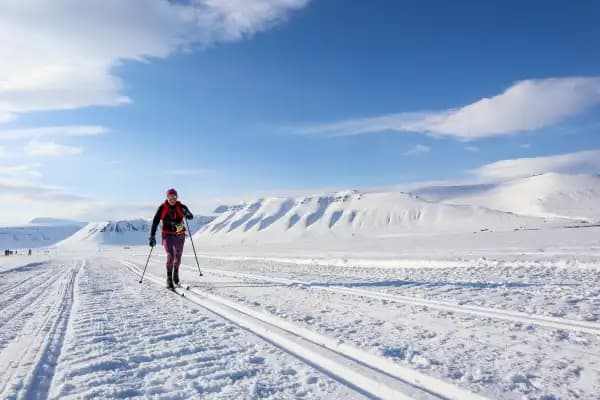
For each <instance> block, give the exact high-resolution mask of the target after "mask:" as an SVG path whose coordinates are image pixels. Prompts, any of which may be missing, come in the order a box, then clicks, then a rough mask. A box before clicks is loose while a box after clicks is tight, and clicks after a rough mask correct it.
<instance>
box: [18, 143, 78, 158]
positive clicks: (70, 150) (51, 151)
mask: <svg viewBox="0 0 600 400" xmlns="http://www.w3.org/2000/svg"><path fill="white" fill-rule="evenodd" d="M24 152H25V154H26V155H28V156H31V157H60V156H66V155H73V154H80V153H81V152H82V150H81V148H79V147H73V146H66V145H63V144H58V143H55V142H40V141H37V140H31V141H30V142H28V143H27V144H26V145H25V148H24Z"/></svg>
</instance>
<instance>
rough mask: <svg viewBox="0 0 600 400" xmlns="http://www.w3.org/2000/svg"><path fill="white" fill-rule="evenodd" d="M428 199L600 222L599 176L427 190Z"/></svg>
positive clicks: (556, 176) (558, 176)
mask: <svg viewBox="0 0 600 400" xmlns="http://www.w3.org/2000/svg"><path fill="white" fill-rule="evenodd" d="M413 193H416V194H418V195H419V196H422V197H424V198H427V199H429V200H441V201H444V202H447V203H453V204H474V205H480V206H484V207H488V208H492V209H496V210H502V211H508V212H513V213H516V214H521V215H530V216H538V217H563V218H571V219H581V220H587V221H589V222H598V221H600V206H599V205H600V176H598V175H567V174H558V173H546V174H541V175H535V176H531V177H528V178H522V179H515V180H511V181H507V182H502V183H498V184H491V185H471V186H438V187H424V188H420V189H418V190H415V191H413Z"/></svg>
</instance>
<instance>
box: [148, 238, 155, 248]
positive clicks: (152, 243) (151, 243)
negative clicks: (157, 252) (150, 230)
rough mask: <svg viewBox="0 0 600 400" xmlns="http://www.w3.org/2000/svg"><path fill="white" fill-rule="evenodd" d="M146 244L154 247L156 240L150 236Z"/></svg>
mask: <svg viewBox="0 0 600 400" xmlns="http://www.w3.org/2000/svg"><path fill="white" fill-rule="evenodd" d="M148 244H150V247H154V246H156V238H155V237H154V236H150V239H148Z"/></svg>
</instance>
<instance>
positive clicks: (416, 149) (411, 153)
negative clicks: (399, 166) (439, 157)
mask: <svg viewBox="0 0 600 400" xmlns="http://www.w3.org/2000/svg"><path fill="white" fill-rule="evenodd" d="M429 151H431V149H430V148H429V146H425V145H424V144H418V145H416V146H415V147H413V148H412V149H410V150H408V151H407V152H405V153H404V155H407V156H415V155H418V154H423V153H429Z"/></svg>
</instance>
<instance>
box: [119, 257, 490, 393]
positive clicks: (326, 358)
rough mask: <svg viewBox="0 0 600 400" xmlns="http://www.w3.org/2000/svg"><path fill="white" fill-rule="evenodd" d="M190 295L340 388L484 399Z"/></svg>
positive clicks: (232, 305)
mask: <svg viewBox="0 0 600 400" xmlns="http://www.w3.org/2000/svg"><path fill="white" fill-rule="evenodd" d="M121 262H122V263H123V264H124V265H125V266H126V267H127V268H128V269H130V270H131V271H132V272H134V273H136V274H138V275H139V274H141V272H142V271H141V269H140V268H139V267H138V266H136V265H135V264H133V263H129V262H127V261H121ZM146 276H147V279H150V280H152V281H154V282H155V283H157V284H160V283H161V279H160V278H158V277H156V276H154V275H152V274H149V273H148V272H147V273H146ZM177 291H178V292H179V291H181V289H177ZM185 294H186V299H188V300H190V301H192V302H194V303H196V304H199V305H201V306H203V307H205V308H207V309H209V310H211V311H213V312H215V313H217V314H219V315H221V316H223V317H224V318H227V319H229V320H230V321H232V322H234V323H236V324H238V325H239V326H241V327H244V328H246V329H248V330H250V331H252V332H254V333H255V334H257V335H259V336H261V337H263V338H264V339H265V340H267V341H269V342H271V343H274V344H276V345H277V346H279V347H280V348H282V349H284V350H285V351H287V352H289V353H290V354H293V355H295V356H296V357H298V358H300V359H301V360H304V361H305V362H307V363H308V364H309V365H312V366H313V367H316V368H320V369H322V370H324V371H326V372H327V373H329V374H330V375H331V376H333V377H335V378H336V379H338V380H339V381H340V382H342V383H344V384H346V385H348V386H349V387H353V388H355V389H357V390H359V391H362V392H364V393H366V394H367V395H369V396H372V397H374V398H381V399H398V400H406V399H413V398H436V399H452V400H459V399H464V400H469V399H472V400H483V399H485V397H484V396H481V395H479V394H475V393H471V392H469V391H467V390H465V389H463V388H461V387H459V386H456V385H453V384H451V383H448V382H445V381H443V380H440V379H437V378H432V377H430V376H427V375H424V374H422V373H420V372H418V371H415V370H412V369H410V368H406V367H402V366H400V365H398V364H396V363H394V362H392V361H390V360H387V359H385V358H383V357H379V356H377V355H374V354H371V353H369V352H367V351H364V350H362V349H359V348H356V347H353V346H349V345H347V344H344V343H339V342H338V341H337V340H335V339H331V338H328V337H326V336H323V335H321V334H319V333H316V332H314V331H311V330H308V329H306V328H303V327H301V326H299V325H296V324H292V323H290V322H288V321H286V320H284V319H281V318H278V317H275V316H271V315H268V314H264V313H261V312H257V311H254V310H252V309H250V308H248V307H245V306H243V305H240V304H238V303H236V302H233V301H230V300H227V299H225V298H223V297H220V296H215V295H212V294H209V293H206V292H203V291H200V290H198V289H190V290H189V291H185Z"/></svg>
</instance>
